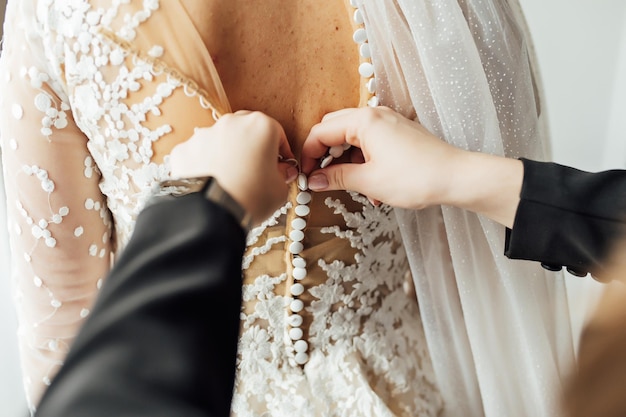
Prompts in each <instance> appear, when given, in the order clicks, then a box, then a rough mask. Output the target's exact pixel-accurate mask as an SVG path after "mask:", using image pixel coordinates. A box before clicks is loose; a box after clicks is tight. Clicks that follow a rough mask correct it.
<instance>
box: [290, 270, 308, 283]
mask: <svg viewBox="0 0 626 417" xmlns="http://www.w3.org/2000/svg"><path fill="white" fill-rule="evenodd" d="M306 273H307V271H306V268H294V269H293V272H292V275H293V279H295V280H297V281H300V280H303V279H304V278H306Z"/></svg>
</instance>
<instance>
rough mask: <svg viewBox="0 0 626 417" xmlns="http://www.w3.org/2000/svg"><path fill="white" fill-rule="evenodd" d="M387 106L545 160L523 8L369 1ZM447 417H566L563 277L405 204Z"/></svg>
mask: <svg viewBox="0 0 626 417" xmlns="http://www.w3.org/2000/svg"><path fill="white" fill-rule="evenodd" d="M357 3H359V4H360V5H361V8H362V11H363V12H364V15H365V23H366V28H367V32H368V38H369V41H370V43H371V49H372V53H373V63H374V65H375V68H376V77H377V85H378V91H377V95H378V97H379V98H380V100H381V103H382V104H383V105H387V106H389V107H392V108H394V109H396V110H398V111H400V112H402V113H403V114H405V115H406V116H409V117H415V116H417V117H418V118H419V120H420V121H421V123H423V124H424V125H425V126H426V127H427V128H428V129H430V130H431V131H433V132H435V133H436V134H437V135H439V136H440V137H441V138H443V139H444V140H446V141H448V142H450V143H453V144H454V145H456V146H459V147H461V148H464V149H470V150H474V151H481V152H487V153H491V154H497V155H506V156H510V157H519V156H525V157H529V158H535V159H544V158H546V157H547V155H546V151H545V149H546V148H545V145H544V143H545V140H546V136H545V134H544V132H545V129H544V126H543V121H542V117H543V114H542V109H541V106H540V98H539V94H538V91H539V89H538V88H537V86H538V83H537V78H536V77H535V74H534V72H533V63H532V56H531V55H532V53H529V43H528V42H529V37H528V36H527V33H526V26H525V21H524V20H523V16H522V13H521V9H520V7H519V4H517V2H516V1H515V0H511V1H506V0H386V1H381V0H362V1H361V0H358V1H357ZM397 216H398V219H399V221H400V225H401V229H402V233H403V237H404V242H405V246H406V249H407V251H408V253H409V259H410V263H411V269H412V273H413V279H414V282H415V286H416V291H417V295H418V300H419V304H420V310H421V313H422V318H423V325H424V328H425V331H426V335H427V339H428V346H429V349H430V352H431V356H432V358H433V361H434V366H435V372H436V375H437V378H438V382H439V385H440V388H441V390H442V392H443V396H444V400H445V403H446V413H445V415H446V416H464V417H465V416H482V415H485V416H490V417H491V416H493V417H495V416H508V417H511V416H535V417H539V416H545V417H548V416H549V417H553V416H557V415H559V414H561V413H560V410H559V393H560V388H561V385H562V382H563V379H564V377H565V376H566V375H567V373H568V372H569V370H570V369H573V361H574V353H573V343H572V338H571V329H570V319H569V314H568V305H567V297H566V292H565V285H564V281H563V277H562V275H561V274H554V273H549V272H546V271H544V270H543V269H542V268H541V267H539V266H538V265H536V264H534V263H530V262H523V261H511V260H508V259H506V258H505V257H504V256H503V248H504V235H505V231H504V228H503V227H501V226H499V225H497V224H495V223H494V222H491V221H489V220H488V219H485V218H483V217H481V216H477V215H474V214H471V213H468V212H464V211H462V210H458V209H455V208H452V207H436V208H431V209H428V210H422V211H412V210H398V211H397Z"/></svg>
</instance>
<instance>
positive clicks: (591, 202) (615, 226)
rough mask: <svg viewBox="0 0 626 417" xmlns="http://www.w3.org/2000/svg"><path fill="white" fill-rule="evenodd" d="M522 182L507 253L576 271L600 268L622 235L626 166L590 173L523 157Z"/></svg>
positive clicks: (625, 196)
mask: <svg viewBox="0 0 626 417" xmlns="http://www.w3.org/2000/svg"><path fill="white" fill-rule="evenodd" d="M522 162H523V164H524V181H523V184H522V192H521V195H520V203H519V206H518V209H517V213H516V216H515V221H514V224H513V228H512V230H507V236H506V241H505V255H506V256H508V257H509V258H512V259H527V260H533V261H540V262H542V263H543V264H544V266H546V267H548V268H549V269H560V267H561V266H566V267H567V268H568V269H569V270H570V271H571V272H573V273H575V274H576V275H585V274H586V273H587V272H593V273H595V272H601V271H602V264H603V260H604V259H605V258H606V256H607V255H608V252H609V251H610V249H611V247H612V244H613V243H614V242H615V240H616V239H617V238H620V237H622V236H623V234H624V231H625V230H626V228H625V220H626V171H624V170H613V171H605V172H599V173H589V172H585V171H580V170H577V169H574V168H570V167H566V166H563V165H559V164H555V163H548V162H535V161H530V160H526V159H522Z"/></svg>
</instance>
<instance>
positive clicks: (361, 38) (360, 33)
mask: <svg viewBox="0 0 626 417" xmlns="http://www.w3.org/2000/svg"><path fill="white" fill-rule="evenodd" d="M352 39H353V40H354V42H356V43H363V42H365V41H366V40H367V32H366V31H365V29H363V28H359V29H357V30H355V31H354V35H352Z"/></svg>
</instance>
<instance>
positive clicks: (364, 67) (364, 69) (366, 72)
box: [359, 62, 374, 78]
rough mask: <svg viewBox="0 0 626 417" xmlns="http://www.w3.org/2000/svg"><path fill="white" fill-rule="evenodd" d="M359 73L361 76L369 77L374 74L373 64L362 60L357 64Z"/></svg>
mask: <svg viewBox="0 0 626 417" xmlns="http://www.w3.org/2000/svg"><path fill="white" fill-rule="evenodd" d="M359 74H361V77H363V78H369V77H371V76H372V75H374V66H373V65H372V64H371V63H370V62H362V63H361V65H359Z"/></svg>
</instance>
